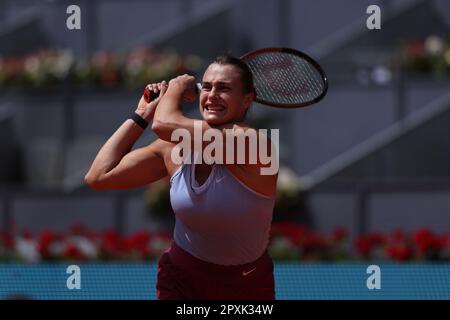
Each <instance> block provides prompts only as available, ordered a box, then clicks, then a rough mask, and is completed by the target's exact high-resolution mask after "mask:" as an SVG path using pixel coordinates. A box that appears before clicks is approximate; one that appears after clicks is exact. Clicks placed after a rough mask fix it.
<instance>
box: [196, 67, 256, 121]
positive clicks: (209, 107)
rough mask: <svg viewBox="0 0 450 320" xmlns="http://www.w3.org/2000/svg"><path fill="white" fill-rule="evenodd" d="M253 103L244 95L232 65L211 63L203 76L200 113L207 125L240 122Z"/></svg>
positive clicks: (236, 70)
mask: <svg viewBox="0 0 450 320" xmlns="http://www.w3.org/2000/svg"><path fill="white" fill-rule="evenodd" d="M252 101H253V94H251V93H244V91H243V83H242V78H241V75H240V73H239V71H238V69H237V68H236V67H234V66H232V65H221V64H217V63H212V64H211V65H210V66H209V67H208V69H207V70H206V71H205V74H204V75H203V81H202V90H201V92H200V113H201V115H202V117H203V119H204V120H205V121H206V122H208V123H209V124H214V125H220V124H225V123H229V122H238V121H242V120H243V118H244V115H245V112H246V110H247V109H248V107H250V104H251V102H252Z"/></svg>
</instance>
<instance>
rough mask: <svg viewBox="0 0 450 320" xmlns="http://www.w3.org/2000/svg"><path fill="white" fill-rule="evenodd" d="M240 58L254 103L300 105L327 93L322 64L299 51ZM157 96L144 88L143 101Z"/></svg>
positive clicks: (273, 51) (257, 52)
mask: <svg viewBox="0 0 450 320" xmlns="http://www.w3.org/2000/svg"><path fill="white" fill-rule="evenodd" d="M240 59H241V60H242V61H244V62H245V63H246V64H247V65H248V66H249V68H250V70H251V72H252V75H253V83H254V88H255V101H256V102H258V103H261V104H265V105H268V106H272V107H277V108H302V107H306V106H309V105H312V104H315V103H317V102H319V101H320V100H322V99H323V97H325V95H326V93H327V90H328V79H327V76H326V74H325V72H324V71H323V69H322V67H321V66H320V65H319V64H318V63H317V62H316V61H315V60H314V59H313V58H311V57H310V56H308V55H306V54H305V53H303V52H301V51H298V50H295V49H291V48H264V49H259V50H255V51H252V52H249V53H247V54H245V55H243V56H242V57H241V58H240ZM198 87H199V84H197V89H198ZM157 96H158V94H157V93H154V92H152V91H150V90H148V89H145V90H144V98H145V100H146V101H147V102H150V101H151V100H153V99H155V98H156V97H157Z"/></svg>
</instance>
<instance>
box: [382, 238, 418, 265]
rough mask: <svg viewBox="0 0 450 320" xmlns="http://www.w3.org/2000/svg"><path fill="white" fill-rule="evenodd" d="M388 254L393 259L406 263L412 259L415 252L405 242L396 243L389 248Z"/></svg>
mask: <svg viewBox="0 0 450 320" xmlns="http://www.w3.org/2000/svg"><path fill="white" fill-rule="evenodd" d="M386 253H387V255H388V257H390V258H392V259H395V260H397V261H405V260H408V259H411V258H412V253H413V250H412V248H411V247H410V246H408V245H407V244H406V243H404V242H401V243H400V242H394V243H392V244H391V245H389V246H388V248H387V250H386Z"/></svg>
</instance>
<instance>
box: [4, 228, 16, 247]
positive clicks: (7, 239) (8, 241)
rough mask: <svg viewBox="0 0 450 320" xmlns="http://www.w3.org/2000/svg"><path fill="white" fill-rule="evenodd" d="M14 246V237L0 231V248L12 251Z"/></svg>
mask: <svg viewBox="0 0 450 320" xmlns="http://www.w3.org/2000/svg"><path fill="white" fill-rule="evenodd" d="M14 245H15V241H14V237H13V236H12V235H11V233H9V232H4V231H0V246H4V247H5V248H8V249H13V248H14Z"/></svg>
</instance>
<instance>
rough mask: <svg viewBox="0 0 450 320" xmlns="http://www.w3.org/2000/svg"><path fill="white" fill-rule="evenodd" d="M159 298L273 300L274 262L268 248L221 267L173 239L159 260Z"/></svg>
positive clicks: (157, 288)
mask: <svg viewBox="0 0 450 320" xmlns="http://www.w3.org/2000/svg"><path fill="white" fill-rule="evenodd" d="M156 292H157V298H158V300H243V299H244V300H273V299H275V285H274V277H273V263H272V259H271V258H270V256H269V255H268V254H267V251H266V252H265V253H264V254H263V255H262V256H261V257H260V258H259V259H258V260H256V261H254V262H251V263H247V264H242V265H238V266H223V265H218V264H213V263H209V262H206V261H203V260H200V259H198V258H196V257H194V256H192V255H191V254H189V253H188V252H186V251H185V250H183V249H181V248H180V247H179V246H178V245H177V244H176V243H175V242H174V241H173V242H172V246H171V247H170V248H169V249H168V250H167V251H166V252H165V253H164V254H163V255H162V256H161V258H160V259H159V262H158V280H157V284H156Z"/></svg>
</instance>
